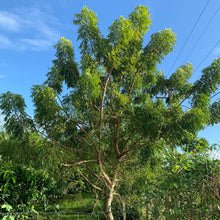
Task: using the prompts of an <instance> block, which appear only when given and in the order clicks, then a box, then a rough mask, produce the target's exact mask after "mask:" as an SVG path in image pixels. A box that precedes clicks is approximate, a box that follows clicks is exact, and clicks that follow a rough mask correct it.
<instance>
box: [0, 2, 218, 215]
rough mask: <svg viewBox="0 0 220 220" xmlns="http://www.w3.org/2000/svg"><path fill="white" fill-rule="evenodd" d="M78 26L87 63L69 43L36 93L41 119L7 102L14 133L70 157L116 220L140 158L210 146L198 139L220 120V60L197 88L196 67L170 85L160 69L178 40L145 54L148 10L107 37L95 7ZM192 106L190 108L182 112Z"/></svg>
mask: <svg viewBox="0 0 220 220" xmlns="http://www.w3.org/2000/svg"><path fill="white" fill-rule="evenodd" d="M74 24H75V25H77V26H78V40H80V42H81V44H80V52H81V62H80V64H77V63H76V62H75V61H74V50H73V47H72V44H71V42H70V41H69V40H67V39H65V38H64V37H62V38H61V39H60V40H59V42H58V43H57V44H56V45H55V48H56V50H57V52H56V59H55V60H53V67H52V68H51V71H50V72H49V73H48V74H47V80H46V82H45V83H44V84H43V85H36V86H33V88H32V98H33V102H34V105H35V112H34V113H35V114H34V118H33V119H31V118H30V117H29V116H28V115H27V114H26V113H25V102H24V100H23V98H22V97H21V96H20V95H15V94H12V93H10V92H7V93H5V94H2V95H1V97H0V104H1V109H2V112H3V114H5V126H6V129H7V130H8V132H11V133H14V134H16V135H22V132H25V131H27V130H31V131H38V132H39V133H40V134H41V135H42V136H45V137H46V138H47V139H48V140H49V141H51V142H53V143H54V144H57V145H59V146H60V147H62V148H63V149H65V150H67V151H69V152H70V155H71V162H72V163H71V162H70V161H69V165H70V163H71V164H72V165H74V167H76V169H77V171H78V172H79V173H80V175H81V176H82V177H83V178H84V180H85V181H86V182H87V183H88V184H90V185H91V187H93V188H94V190H95V191H98V192H100V195H103V197H104V198H105V213H106V215H107V218H108V219H113V214H112V209H111V207H112V201H113V198H118V199H119V200H120V201H122V199H123V198H121V197H120V192H119V191H118V188H119V186H120V184H121V183H122V182H123V181H124V175H125V173H126V172H125V171H126V170H128V169H129V170H130V171H131V172H130V173H132V169H133V167H132V166H134V167H135V169H134V170H135V172H137V170H138V169H137V167H138V161H139V160H138V159H137V158H138V157H139V156H141V157H142V158H144V159H145V161H149V160H150V156H151V155H155V154H156V153H157V152H158V151H159V148H161V147H166V148H167V147H177V146H179V147H183V148H185V149H186V148H189V147H190V149H193V147H194V146H196V145H198V144H200V145H202V144H206V143H205V141H204V140H200V139H198V138H197V133H198V131H200V130H201V129H204V127H205V126H208V125H210V124H211V125H213V124H215V123H218V122H219V120H220V102H215V103H212V104H211V103H210V96H211V95H212V94H213V93H214V92H215V91H216V89H217V88H218V85H219V84H220V59H216V60H214V62H213V63H212V64H211V65H210V66H208V67H207V68H206V69H204V70H203V71H202V76H201V78H200V79H199V80H197V81H195V82H194V83H189V82H188V80H189V79H190V78H191V76H192V71H193V67H192V65H191V64H186V65H183V66H181V67H180V68H178V69H177V70H176V72H174V73H173V74H172V75H171V76H170V77H169V78H166V77H165V76H164V74H163V72H162V71H158V70H157V64H158V63H160V62H161V61H162V60H163V59H164V57H165V56H166V55H167V54H169V53H170V52H171V51H172V50H173V47H174V45H175V35H174V33H172V32H171V30H170V29H165V30H162V31H160V32H158V33H155V34H153V35H152V36H151V40H150V41H149V43H148V44H147V45H146V46H143V38H144V36H145V34H146V32H147V31H148V29H149V26H150V24H151V20H150V14H149V12H148V8H146V7H144V6H138V7H136V8H135V10H134V11H133V12H132V13H131V14H130V15H129V18H128V19H125V18H123V17H122V16H121V17H120V18H119V19H117V20H115V21H114V22H113V24H112V25H111V26H110V27H109V34H108V36H107V37H104V36H103V35H101V33H100V30H99V28H98V19H97V17H96V14H95V13H94V12H93V11H91V10H89V9H88V8H87V7H84V8H83V9H82V10H81V13H80V14H76V19H75V20H74ZM64 92H65V93H66V95H64ZM184 102H187V105H189V106H190V107H189V108H187V109H186V108H182V104H183V103H184ZM134 161H136V162H134ZM135 163H136V165H134V164H135Z"/></svg>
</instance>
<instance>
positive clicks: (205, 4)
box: [168, 0, 210, 76]
mask: <svg viewBox="0 0 220 220" xmlns="http://www.w3.org/2000/svg"><path fill="white" fill-rule="evenodd" d="M209 2H210V0H208V1H207V2H206V4H205V6H204V8H203V9H202V11H201V13H200V15H199V17H198V19H197V21H196V23H195V24H194V26H193V28H192V30H191V32H190V33H189V35H188V37H187V39H186V41H185V42H184V44H183V47H182V48H181V50H180V52H179V54H178V55H177V57H176V59H175V60H174V62H173V64H172V66H171V68H170V70H169V74H168V76H169V75H170V72H171V70H172V69H173V67H174V65H175V64H176V61H177V60H178V58H179V57H180V55H181V53H182V52H183V49H184V48H185V46H186V44H187V42H188V41H189V38H190V37H191V35H192V33H193V31H194V30H195V28H196V25H197V24H198V22H199V20H200V18H201V17H202V15H203V13H204V11H205V9H206V8H207V6H208V3H209Z"/></svg>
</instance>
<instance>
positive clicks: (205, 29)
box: [185, 6, 220, 62]
mask: <svg viewBox="0 0 220 220" xmlns="http://www.w3.org/2000/svg"><path fill="white" fill-rule="evenodd" d="M219 9H220V6H219V7H218V8H217V10H216V11H215V13H214V14H213V15H212V17H211V19H210V20H209V22H208V24H207V25H206V27H205V28H204V30H203V32H202V34H201V35H200V36H199V38H198V39H197V41H196V43H195V44H194V46H193V48H192V49H191V51H190V52H189V54H188V55H187V56H186V58H185V62H186V61H187V59H188V58H189V56H190V55H191V54H192V52H193V50H194V49H195V47H196V46H197V45H198V43H199V41H200V40H201V38H202V36H203V35H204V34H205V32H206V31H207V29H208V27H209V25H210V24H211V22H212V21H213V19H214V17H215V16H216V14H217V12H218V11H219Z"/></svg>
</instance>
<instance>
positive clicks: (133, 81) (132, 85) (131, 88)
mask: <svg viewBox="0 0 220 220" xmlns="http://www.w3.org/2000/svg"><path fill="white" fill-rule="evenodd" d="M142 65H143V63H142V64H141V65H140V66H139V67H138V68H137V70H136V72H135V74H134V78H133V80H132V83H131V87H130V90H129V92H128V97H129V96H130V95H131V92H132V90H133V87H134V83H135V80H136V77H137V74H138V71H139V69H140V68H141V66H142Z"/></svg>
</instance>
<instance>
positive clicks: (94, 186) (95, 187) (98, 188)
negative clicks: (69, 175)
mask: <svg viewBox="0 0 220 220" xmlns="http://www.w3.org/2000/svg"><path fill="white" fill-rule="evenodd" d="M78 172H79V174H80V175H81V176H82V178H83V179H84V180H85V181H86V182H87V183H89V184H90V185H91V186H92V187H93V188H94V189H97V190H99V191H101V192H102V191H103V190H102V189H101V188H100V187H98V186H96V185H94V184H93V183H91V182H90V181H89V180H88V179H87V178H86V177H85V176H84V175H83V174H82V172H81V171H80V170H79V169H78Z"/></svg>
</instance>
